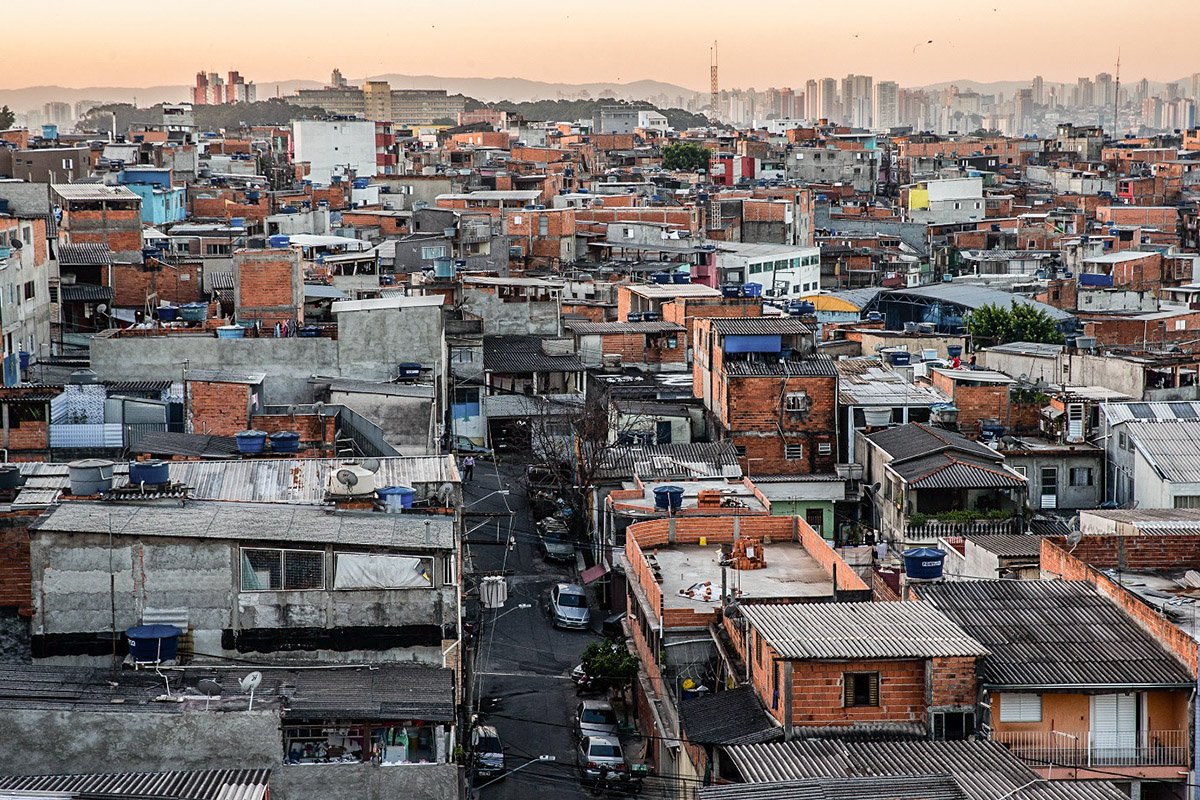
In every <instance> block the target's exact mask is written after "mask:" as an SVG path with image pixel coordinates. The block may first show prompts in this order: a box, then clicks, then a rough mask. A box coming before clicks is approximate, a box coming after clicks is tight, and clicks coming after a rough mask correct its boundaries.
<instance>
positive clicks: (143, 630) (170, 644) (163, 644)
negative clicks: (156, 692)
mask: <svg viewBox="0 0 1200 800" xmlns="http://www.w3.org/2000/svg"><path fill="white" fill-rule="evenodd" d="M182 633H183V631H181V630H179V628H176V627H175V626H174V625H137V626H135V627H132V628H127V629H126V630H125V638H126V639H128V640H129V657H130V658H131V659H133V661H134V663H136V664H161V663H163V662H164V661H174V660H175V658H176V656H177V655H178V653H179V637H180V635H181V634H182Z"/></svg>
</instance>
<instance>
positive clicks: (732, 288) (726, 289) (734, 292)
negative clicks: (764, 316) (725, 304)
mask: <svg viewBox="0 0 1200 800" xmlns="http://www.w3.org/2000/svg"><path fill="white" fill-rule="evenodd" d="M721 296H722V297H741V296H742V287H741V286H738V285H737V284H736V283H722V284H721Z"/></svg>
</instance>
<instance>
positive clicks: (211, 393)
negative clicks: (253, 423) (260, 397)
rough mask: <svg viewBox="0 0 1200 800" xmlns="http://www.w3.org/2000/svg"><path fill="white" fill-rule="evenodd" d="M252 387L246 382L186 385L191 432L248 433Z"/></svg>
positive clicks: (189, 428)
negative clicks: (246, 431) (245, 431)
mask: <svg viewBox="0 0 1200 800" xmlns="http://www.w3.org/2000/svg"><path fill="white" fill-rule="evenodd" d="M249 409H250V387H249V386H247V385H246V384H244V383H209V382H207V381H188V382H187V417H188V431H190V432H191V433H209V434H214V435H217V436H234V435H236V434H237V433H239V432H241V431H244V430H246V425H247V421H248V420H249Z"/></svg>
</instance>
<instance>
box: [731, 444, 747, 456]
mask: <svg viewBox="0 0 1200 800" xmlns="http://www.w3.org/2000/svg"><path fill="white" fill-rule="evenodd" d="M733 454H734V455H735V456H742V457H744V456H745V455H746V446H745V445H740V444H735V445H734V446H733Z"/></svg>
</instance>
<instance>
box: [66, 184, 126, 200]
mask: <svg viewBox="0 0 1200 800" xmlns="http://www.w3.org/2000/svg"><path fill="white" fill-rule="evenodd" d="M51 188H53V190H54V193H55V194H57V195H58V196H59V197H61V198H62V199H64V200H124V201H129V200H138V201H140V200H141V198H140V197H138V196H137V195H136V194H134V193H133V192H131V191H130V190H129V189H127V188H125V187H124V186H108V185H106V184H103V183H56V184H54V185H53V186H52V187H51Z"/></svg>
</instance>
